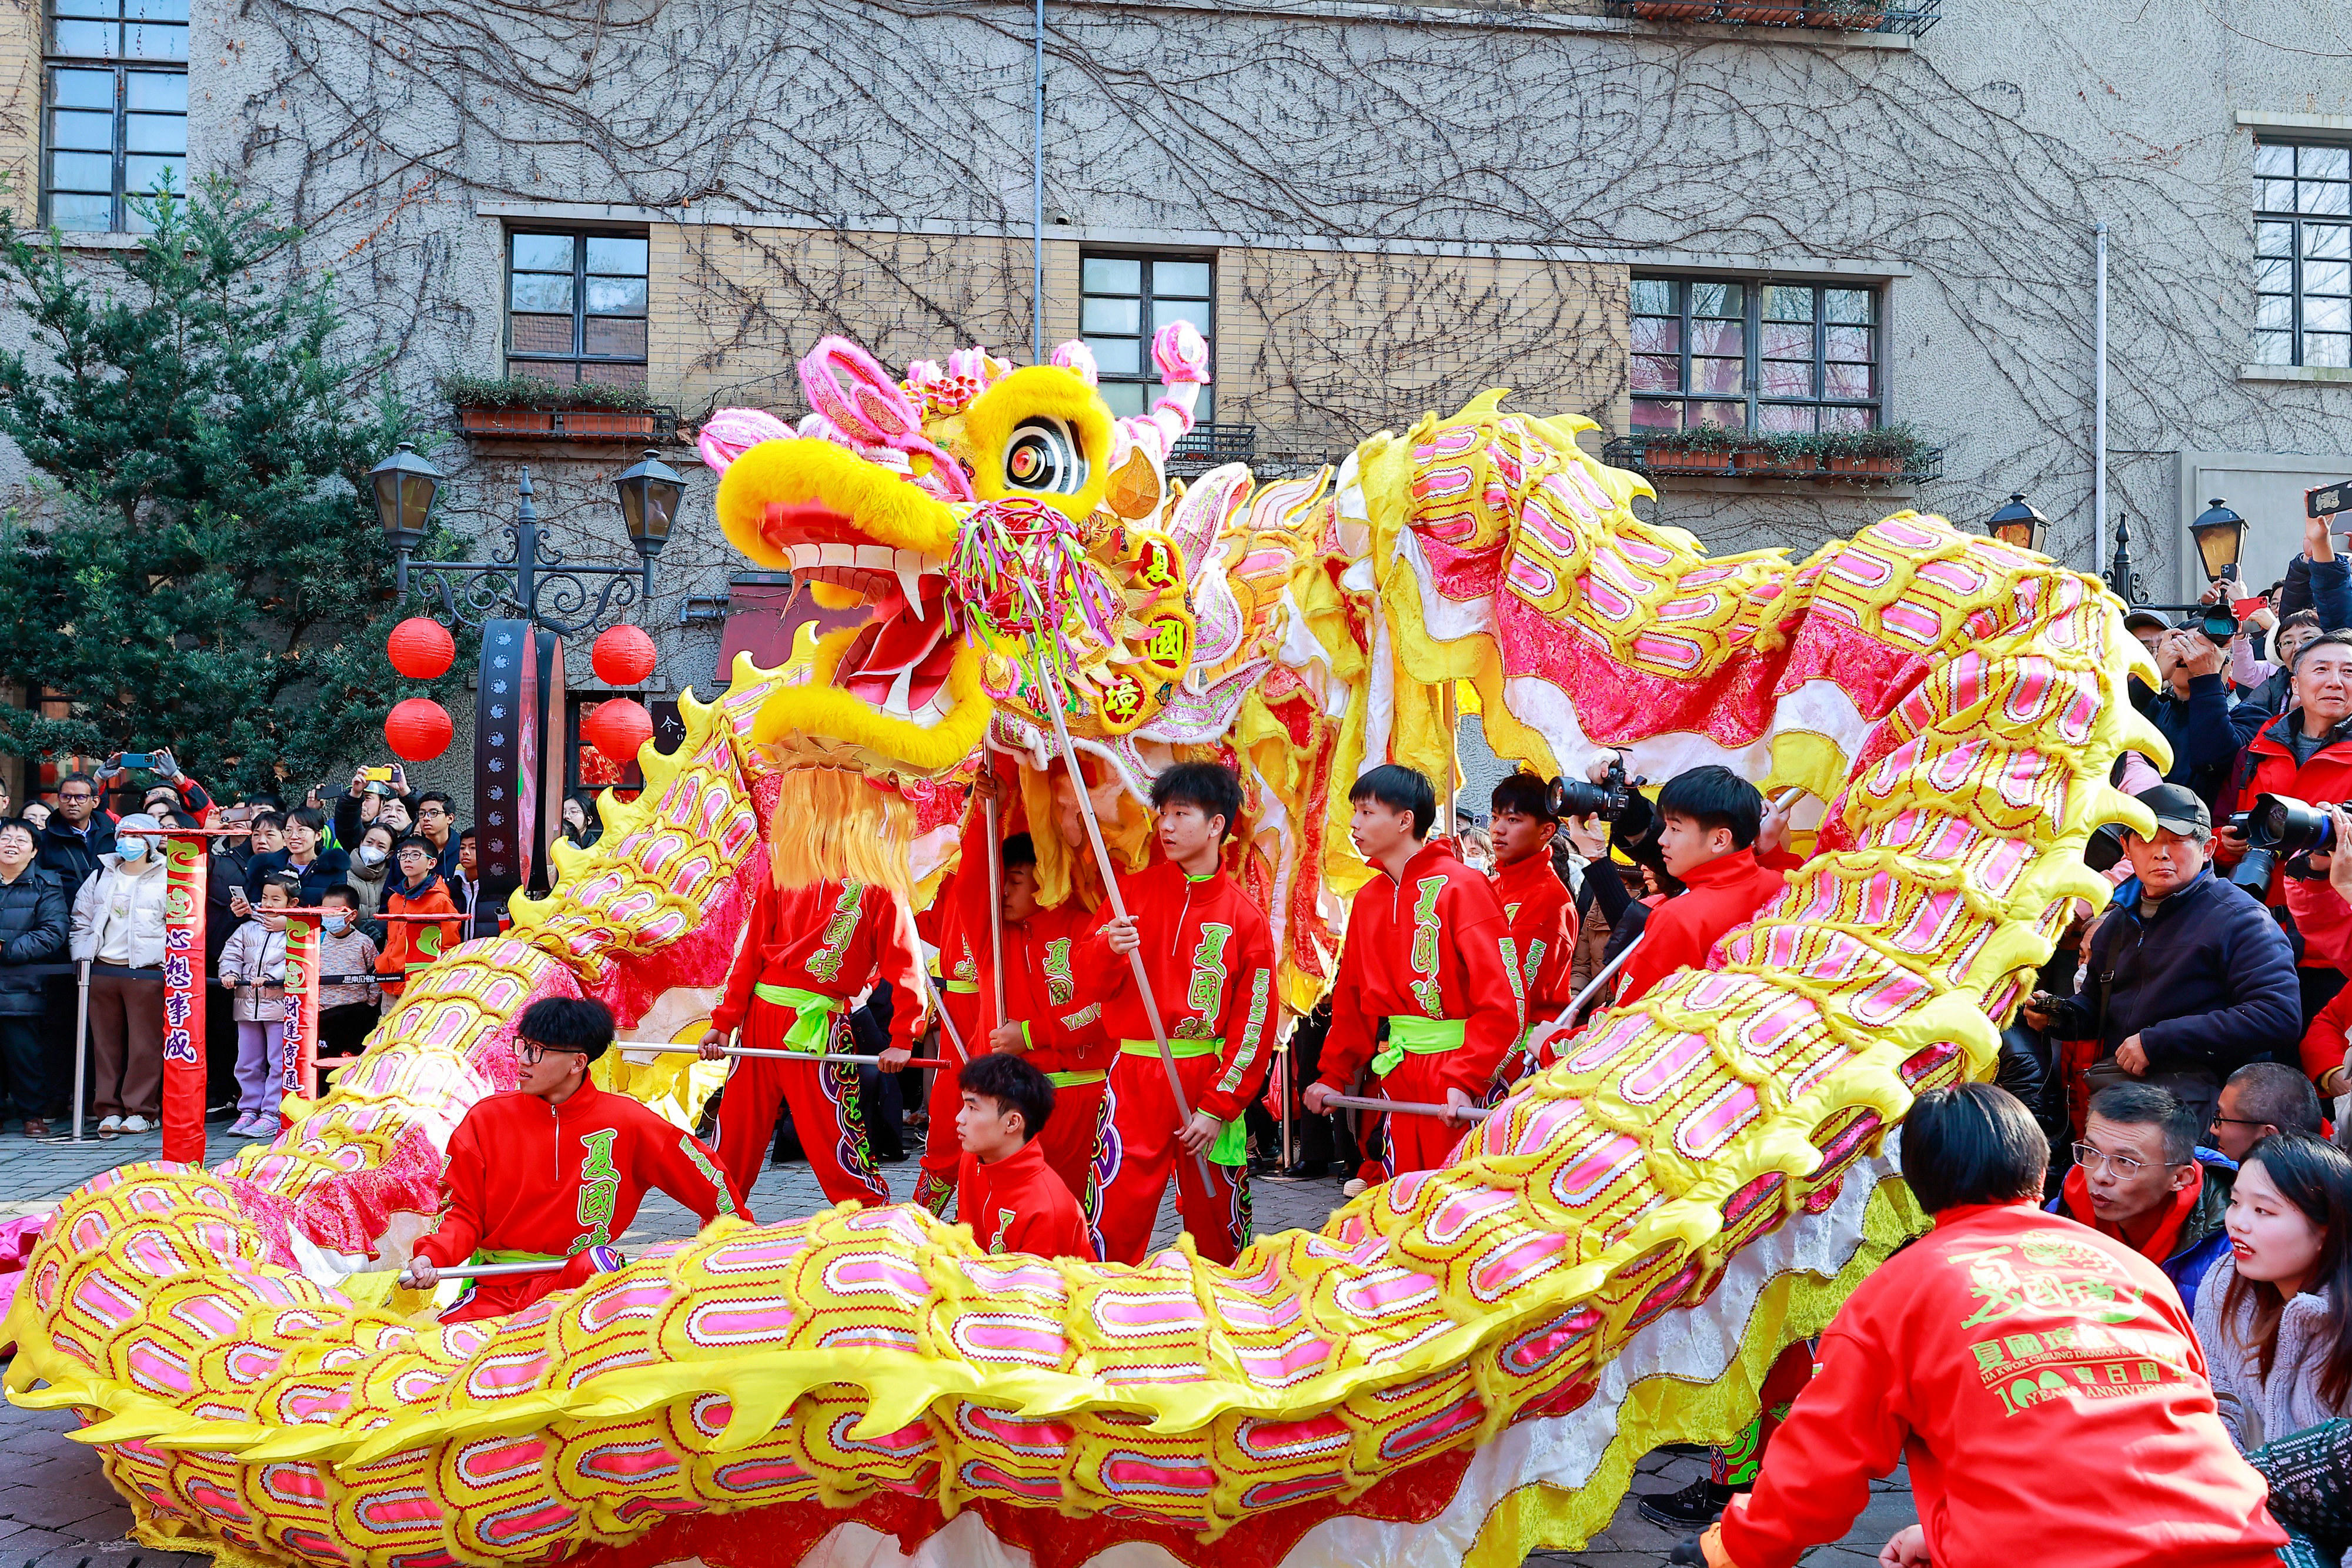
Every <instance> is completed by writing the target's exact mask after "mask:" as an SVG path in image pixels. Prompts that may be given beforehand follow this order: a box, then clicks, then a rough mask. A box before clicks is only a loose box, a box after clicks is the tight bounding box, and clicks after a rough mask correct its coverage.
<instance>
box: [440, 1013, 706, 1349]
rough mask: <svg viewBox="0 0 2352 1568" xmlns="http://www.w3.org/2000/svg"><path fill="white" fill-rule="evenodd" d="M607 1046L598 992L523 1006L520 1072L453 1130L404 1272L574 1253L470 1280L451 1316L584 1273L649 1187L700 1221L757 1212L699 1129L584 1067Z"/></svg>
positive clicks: (494, 1312) (536, 1292)
mask: <svg viewBox="0 0 2352 1568" xmlns="http://www.w3.org/2000/svg"><path fill="white" fill-rule="evenodd" d="M612 1043H613V1015H612V1013H611V1012H610V1011H609V1010H607V1009H606V1008H605V1006H604V1003H602V1002H599V1001H593V1000H589V999H584V998H568V997H545V998H541V999H540V1000H538V1001H535V1002H533V1003H531V1004H530V1007H528V1008H526V1009H523V1015H522V1018H521V1019H520V1021H519V1022H518V1023H517V1024H516V1026H515V1059H516V1061H518V1062H519V1063H520V1066H521V1082H520V1083H519V1084H518V1085H517V1086H516V1089H515V1091H514V1092H512V1093H507V1094H493V1095H490V1096H489V1097H488V1098H487V1099H484V1100H479V1101H477V1102H476V1103H475V1104H474V1108H473V1109H472V1110H470V1111H468V1112H467V1113H466V1119H465V1120H464V1121H462V1122H460V1123H458V1124H457V1132H456V1133H454V1134H451V1135H450V1138H449V1163H448V1166H447V1168H446V1170H444V1171H443V1173H442V1176H441V1227H440V1228H439V1229H437V1230H436V1231H435V1232H433V1234H432V1235H430V1236H427V1237H425V1239H423V1240H422V1241H420V1242H418V1243H417V1245H416V1249H415V1254H414V1255H413V1256H412V1258H411V1260H410V1262H409V1266H408V1269H407V1274H408V1277H409V1278H410V1279H411V1280H412V1281H415V1284H416V1285H417V1287H418V1288H420V1289H423V1290H431V1289H432V1288H433V1287H434V1286H435V1285H436V1284H437V1283H438V1282H439V1280H438V1277H437V1273H438V1270H443V1269H454V1268H456V1267H457V1266H458V1265H460V1264H463V1263H468V1262H472V1263H523V1262H543V1261H552V1260H558V1259H569V1260H571V1263H570V1266H569V1267H567V1268H565V1269H563V1270H560V1271H551V1272H548V1273H544V1274H519V1275H509V1276H504V1277H500V1278H497V1279H489V1280H479V1281H473V1288H472V1289H471V1290H470V1291H468V1292H467V1294H466V1295H464V1296H461V1297H459V1298H458V1300H457V1304H456V1305H455V1306H453V1307H451V1308H450V1309H449V1310H448V1311H447V1312H443V1313H442V1314H441V1321H442V1322H450V1323H457V1322H470V1321H472V1320H474V1319H476V1318H493V1317H502V1316H504V1315H506V1314H507V1313H509V1312H520V1311H521V1310H522V1309H523V1308H525V1307H527V1306H529V1305H530V1304H531V1302H533V1301H538V1300H539V1299H540V1298H541V1297H542V1296H545V1295H548V1294H550V1293H551V1292H552V1291H558V1290H565V1289H569V1288H570V1287H572V1286H574V1285H577V1284H579V1283H580V1282H581V1281H583V1280H585V1279H587V1278H588V1276H589V1275H590V1274H592V1273H593V1272H594V1271H595V1270H594V1269H593V1266H592V1264H591V1261H590V1259H589V1256H588V1254H589V1250H590V1249H592V1248H596V1247H602V1246H606V1245H608V1244H610V1243H611V1242H613V1241H614V1240H615V1239H618V1238H619V1237H620V1236H621V1234H622V1233H623V1232H624V1231H625V1230H627V1229H628V1228H629V1223H630V1221H632V1220H634V1219H635V1218H636V1217H637V1205H638V1204H639V1203H640V1202H642V1201H643V1200H644V1198H645V1196H646V1188H648V1187H659V1188H660V1189H661V1190H662V1191H664V1192H666V1193H667V1194H669V1196H670V1197H674V1198H676V1199H677V1201H678V1203H679V1204H680V1205H682V1206H683V1207H687V1208H689V1209H692V1210H693V1211H694V1214H695V1218H698V1219H699V1220H701V1221H702V1223H703V1224H705V1225H708V1224H709V1223H710V1222H711V1221H712V1220H713V1219H716V1218H718V1217H719V1216H720V1215H722V1214H740V1215H741V1216H742V1217H743V1218H745V1219H747V1220H748V1219H750V1218H751V1210H750V1209H749V1208H748V1207H746V1206H745V1205H744V1202H743V1198H742V1195H741V1194H740V1193H739V1192H737V1191H736V1190H735V1186H734V1185H733V1184H732V1183H731V1182H730V1181H729V1180H728V1179H727V1176H726V1175H725V1174H724V1173H723V1172H721V1171H720V1169H719V1163H718V1161H717V1159H716V1158H714V1157H713V1155H711V1152H710V1151H709V1149H708V1148H706V1147H705V1146H704V1145H702V1144H701V1142H700V1141H698V1139H697V1138H696V1137H695V1136H694V1135H693V1134H691V1133H682V1132H680V1131H678V1129H677V1128H676V1127H674V1126H672V1125H671V1124H669V1123H667V1122H665V1121H663V1120H662V1119H661V1117H660V1116H658V1115H656V1114H655V1113H653V1112H652V1111H651V1110H649V1109H647V1108H646V1106H644V1105H643V1104H640V1103H638V1102H636V1101H635V1100H632V1099H631V1098H629V1097H628V1096H627V1095H625V1094H615V1093H612V1092H609V1091H606V1090H603V1089H599V1088H597V1087H596V1086H595V1084H593V1083H592V1082H589V1080H588V1067H589V1064H590V1063H591V1062H593V1061H595V1060H596V1059H597V1058H598V1057H600V1056H602V1055H604V1051H605V1050H606V1049H607V1048H608V1047H610V1046H611V1044H612Z"/></svg>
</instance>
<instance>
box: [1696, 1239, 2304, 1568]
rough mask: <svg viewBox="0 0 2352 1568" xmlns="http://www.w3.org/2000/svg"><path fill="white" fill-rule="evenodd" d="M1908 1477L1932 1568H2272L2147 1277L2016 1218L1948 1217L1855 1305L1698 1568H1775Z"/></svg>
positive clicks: (2203, 1392)
mask: <svg viewBox="0 0 2352 1568" xmlns="http://www.w3.org/2000/svg"><path fill="white" fill-rule="evenodd" d="M1898 1458H1908V1459H1909V1461H1910V1466H1911V1485H1912V1490H1913V1494H1914V1500H1916V1502H1917V1504H1918V1509H1919V1523H1920V1526H1921V1528H1922V1529H1923V1530H1925V1531H1926V1532H1927V1551H1928V1552H1929V1554H1930V1555H1931V1556H1932V1557H1933V1558H1934V1560H1935V1563H1936V1568H2016V1565H2017V1564H2020V1563H2063V1564H2065V1568H2170V1565H2174V1564H2179V1565H2182V1568H2185V1565H2186V1564H2189V1563H2196V1564H2197V1565H2198V1568H2269V1565H2271V1564H2273V1563H2276V1562H2277V1561H2278V1558H2277V1551H2276V1549H2277V1548H2278V1547H2279V1546H2280V1545H2282V1544H2284V1542H2285V1540H2286V1532H2285V1531H2283V1530H2281V1529H2280V1528H2279V1527H2278V1526H2277V1524H2275V1523H2274V1522H2273V1521H2272V1519H2271V1516H2270V1511H2269V1508H2268V1507H2267V1505H2266V1501H2265V1500H2266V1499H2267V1497H2268V1495H2269V1488H2268V1487H2267V1485H2266V1484H2265V1483H2264V1482H2263V1479H2262V1477H2260V1476H2259V1475H2257V1474H2255V1473H2254V1471H2253V1469H2252V1468H2251V1467H2249V1466H2248V1465H2247V1463H2246V1461H2245V1460H2244V1459H2242V1458H2239V1457H2238V1451H2237V1449H2236V1448H2235V1447H2233V1446H2232V1445H2231V1441H2230V1436H2229V1433H2228V1432H2227V1431H2225V1430H2224V1429H2223V1427H2222V1426H2221V1416H2220V1415H2219V1414H2218V1412H2217V1411H2216V1409H2215V1406H2214V1402H2213V1389H2212V1386H2211V1385H2210V1383H2209V1382H2208V1381H2207V1378H2206V1372H2205V1356H2204V1353H2203V1351H2202V1350H2201V1349H2200V1347H2199V1345H2198V1343H2197V1336H2196V1333H2195V1331H2194V1330H2193V1329H2192V1328H2191V1327H2190V1324H2189V1311H2188V1309H2187V1308H2185V1307H2183V1306H2182V1305H2181V1304H2180V1298H2179V1296H2178V1295H2177V1294H2175V1293H2174V1291H2173V1289H2172V1286H2171V1284H2170V1282H2169V1281H2167V1280H2166V1279H2165V1277H2164V1275H2163V1274H2162V1273H2161V1272H2160V1271H2158V1269H2157V1266H2156V1265H2155V1264H2153V1263H2151V1262H2149V1261H2148V1260H2147V1259H2145V1258H2143V1257H2141V1256H2140V1255H2139V1254H2137V1252H2134V1251H2133V1250H2132V1249H2130V1248H2129V1247H2127V1246H2126V1245H2124V1244H2123V1243H2122V1242H2120V1241H2114V1240H2110V1239H2107V1238H2106V1237H2104V1236H2102V1235H2100V1234H2099V1233H2098V1232H2097V1231H2095V1230H2093V1229H2091V1228H2089V1227H2087V1226H2082V1225H2077V1224H2075V1223H2074V1221H2072V1220H2070V1219H2064V1218H2060V1217H2058V1216H2056V1215H2051V1214H2042V1213H2040V1212H2038V1211H2037V1210H2036V1209H2035V1208H2034V1207H2033V1206H2032V1204H2031V1203H2016V1204H1985V1205H1977V1206H1973V1207H1965V1208H1952V1209H1947V1210H1945V1211H1944V1212H1942V1213H1940V1214H1938V1215H1937V1216H1936V1228H1935V1229H1934V1230H1933V1231H1931V1232H1930V1233H1928V1234H1927V1236H1925V1237H1923V1238H1922V1239H1919V1240H1918V1241H1916V1242H1915V1243H1913V1244H1912V1245H1911V1246H1909V1247H1906V1248H1905V1249H1903V1250H1901V1251H1900V1252H1897V1253H1896V1254H1895V1256H1894V1257H1892V1258H1890V1259H1888V1260H1886V1261H1885V1263H1884V1264H1882V1265H1880V1267H1879V1269H1878V1270H1877V1272H1875V1273H1874V1274H1872V1275H1871V1276H1870V1277H1869V1278H1868V1279H1866V1280H1864V1281H1863V1282H1862V1283H1861V1284H1859V1285H1857V1286H1855V1287H1854V1291H1853V1295H1852V1296H1850V1297H1848V1298H1847V1300H1846V1303H1845V1305H1843V1307H1840V1308H1839V1309H1838V1313H1837V1317H1836V1318H1835V1320H1834V1321H1832V1322H1831V1324H1830V1326H1829V1332H1828V1333H1825V1334H1823V1335H1822V1344H1821V1371H1820V1372H1819V1373H1818V1374H1816V1375H1815V1376H1814V1378H1813V1381H1812V1384H1811V1386H1810V1387H1808V1388H1807V1389H1806V1390H1805V1391H1804V1393H1802V1394H1801V1395H1799V1396H1797V1401H1796V1404H1795V1405H1794V1406H1792V1407H1791V1408H1790V1412H1789V1416H1788V1419H1787V1420H1786V1421H1784V1422H1782V1423H1781V1424H1780V1430H1779V1431H1777V1432H1776V1433H1775V1434H1774V1435H1773V1437H1772V1445H1771V1447H1770V1448H1769V1449H1768V1450H1767V1451H1766V1454H1765V1457H1764V1469H1763V1473H1762V1474H1761V1475H1760V1476H1759V1477H1758V1478H1757V1481H1756V1490H1755V1491H1754V1492H1753V1493H1752V1494H1751V1495H1749V1496H1748V1497H1743V1498H1735V1499H1733V1500H1732V1502H1731V1506H1730V1507H1729V1508H1728V1509H1727V1510H1726V1511H1725V1512H1724V1515H1723V1522H1722V1523H1721V1524H1720V1525H1718V1526H1717V1528H1716V1529H1715V1530H1713V1531H1709V1532H1708V1533H1707V1535H1706V1540H1705V1542H1704V1544H1705V1547H1706V1560H1707V1562H1708V1563H1710V1564H1711V1565H1715V1568H1721V1565H1722V1564H1725V1563H1736V1564H1738V1568H1792V1565H1793V1564H1794V1563H1796V1562H1797V1561H1798V1559H1799V1558H1800V1557H1801V1556H1802V1555H1803V1553H1804V1552H1806V1550H1807V1549H1809V1548H1811V1547H1813V1546H1816V1545H1819V1544H1822V1543H1823V1542H1833V1541H1836V1540H1838V1539H1840V1538H1841V1537H1843V1535H1844V1534H1845V1532H1846V1531H1847V1530H1848V1529H1849V1528H1850V1527H1851V1526H1852V1525H1853V1521H1854V1520H1855V1518H1856V1517H1857V1516H1859V1515H1860V1514H1861V1512H1862V1511H1863V1510H1864V1508H1866V1507H1868V1506H1869V1504H1870V1502H1871V1490H1870V1483H1871V1481H1872V1479H1874V1478H1875V1477H1878V1476H1883V1475H1885V1474H1886V1473H1887V1472H1889V1471H1890V1470H1892V1469H1894V1468H1895V1461H1896V1460H1897V1459H1898Z"/></svg>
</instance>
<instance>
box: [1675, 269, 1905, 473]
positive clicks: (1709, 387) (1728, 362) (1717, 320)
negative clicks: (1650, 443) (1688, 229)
mask: <svg viewBox="0 0 2352 1568" xmlns="http://www.w3.org/2000/svg"><path fill="white" fill-rule="evenodd" d="M1879 320H1880V316H1879V293H1878V290H1877V289H1875V288H1870V287H1854V286H1853V285H1851V284H1830V283H1779V282H1767V281H1762V280H1748V279H1737V278H1731V279H1727V278H1715V277H1636V278H1634V279H1633V434H1636V435H1639V434H1643V433H1644V432H1655V431H1665V430H1689V429H1696V428H1697V427H1698V426H1700V425H1702V424H1719V425H1722V426H1723V427H1724V428H1726V429H1727V430H1753V431H1757V432H1759V433H1764V434H1779V433H1786V432H1806V433H1813V432H1822V431H1842V430H1869V429H1871V428H1873V427H1874V426H1876V425H1877V424H1879V423H1881V422H1882V417H1883V413H1884V408H1885V384H1884V381H1883V378H1882V377H1881V375H1880V371H1879V364H1880V349H1879Z"/></svg>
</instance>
